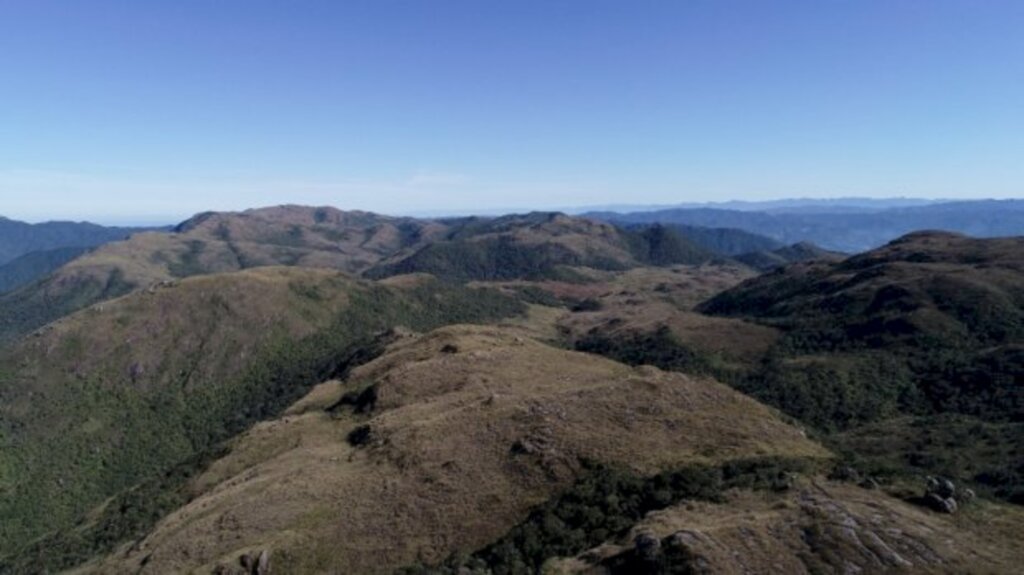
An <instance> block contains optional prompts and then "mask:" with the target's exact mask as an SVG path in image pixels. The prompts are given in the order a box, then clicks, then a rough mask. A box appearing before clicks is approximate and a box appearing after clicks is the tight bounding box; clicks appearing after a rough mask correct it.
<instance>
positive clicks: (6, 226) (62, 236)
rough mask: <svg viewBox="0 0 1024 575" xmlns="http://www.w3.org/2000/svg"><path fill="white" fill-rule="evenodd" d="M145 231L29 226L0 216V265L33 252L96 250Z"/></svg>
mask: <svg viewBox="0 0 1024 575" xmlns="http://www.w3.org/2000/svg"><path fill="white" fill-rule="evenodd" d="M142 230H143V228H120V227H104V226H99V225H96V224H90V223H85V222H46V223H42V224H27V223H25V222H19V221H15V220H9V219H7V218H4V217H0V264H4V263H7V262H9V261H11V260H13V259H14V258H17V257H18V256H22V255H25V254H27V253H31V252H38V251H44V250H52V249H55V248H68V247H93V246H98V245H101V244H105V243H107V242H112V241H116V240H121V239H124V238H125V237H127V236H128V235H130V234H132V233H135V232H138V231H142Z"/></svg>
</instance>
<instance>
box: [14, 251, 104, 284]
mask: <svg viewBox="0 0 1024 575" xmlns="http://www.w3.org/2000/svg"><path fill="white" fill-rule="evenodd" d="M87 251H89V248H87V247H65V248H54V249H52V250H43V251H38V252H29V253H27V254H25V255H22V256H18V257H16V258H14V259H13V260H11V261H9V262H7V263H5V264H3V265H0V293H3V292H7V291H11V290H12V289H14V288H17V287H20V286H23V285H25V284H28V283H32V282H33V281H35V280H37V279H39V278H41V277H43V276H45V275H48V274H49V273H51V272H53V271H54V270H56V269H57V268H59V267H61V266H62V265H64V264H66V263H68V262H69V261H71V260H73V259H75V258H77V257H78V256H80V255H82V254H84V253H85V252H87Z"/></svg>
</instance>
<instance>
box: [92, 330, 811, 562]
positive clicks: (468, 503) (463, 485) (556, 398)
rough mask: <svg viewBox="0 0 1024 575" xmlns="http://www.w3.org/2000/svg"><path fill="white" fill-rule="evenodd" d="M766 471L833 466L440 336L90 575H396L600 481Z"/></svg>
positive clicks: (759, 434)
mask: <svg viewBox="0 0 1024 575" xmlns="http://www.w3.org/2000/svg"><path fill="white" fill-rule="evenodd" d="M769 456H786V457H791V458H797V459H799V458H810V459H811V460H817V459H820V458H822V457H825V456H827V452H826V451H824V450H823V449H822V448H820V447H819V446H817V445H816V444H814V443H813V442H811V441H809V440H807V439H806V438H805V437H804V436H803V434H802V433H801V432H800V431H799V430H797V429H795V428H793V427H791V426H789V425H787V424H785V423H783V422H782V421H781V420H780V419H779V418H778V417H777V416H776V414H775V413H773V412H772V411H771V410H769V409H766V408H764V407H763V406H761V405H758V404H757V403H756V402H753V401H751V400H750V399H748V398H746V397H743V396H742V395H740V394H738V393H736V392H734V391H732V390H731V389H729V388H728V387H726V386H723V385H721V384H718V383H716V382H714V381H711V380H708V379H703V378H689V377H686V376H684V375H681V374H670V373H663V372H660V371H658V370H656V369H653V368H643V369H633V368H629V367H626V366H623V365H621V364H618V363H615V362H612V361H608V360H606V359H602V358H598V357H594V356H591V355H586V354H581V353H574V352H569V351H565V350H560V349H556V348H553V347H550V346H547V345H544V344H541V343H539V342H537V341H535V340H532V339H530V338H528V337H524V336H520V335H516V332H515V331H514V330H510V329H508V328H495V327H467V326H458V327H451V328H444V329H441V330H438V331H434V332H431V333H429V334H426V335H424V336H411V337H409V336H407V337H404V338H401V339H399V340H398V341H396V342H395V343H393V344H392V345H390V346H389V348H388V351H387V352H386V353H385V354H384V355H382V356H381V357H379V358H378V359H375V360H374V361H371V362H370V363H368V364H366V365H364V366H362V367H359V368H357V369H355V370H353V371H352V372H351V373H350V374H349V376H348V377H347V379H346V380H344V381H342V382H328V383H325V384H323V385H321V386H318V387H317V388H315V389H314V390H313V391H312V392H311V393H310V394H309V395H308V396H307V397H305V398H303V399H301V400H300V401H298V402H297V403H295V404H294V405H293V406H292V407H291V408H290V409H289V410H288V411H287V412H286V413H285V415H284V416H283V417H281V418H279V419H275V420H272V421H269V422H266V423H263V424H260V425H258V426H256V427H255V428H253V429H252V430H251V431H249V432H248V433H246V434H244V435H243V436H241V437H239V438H238V439H237V440H236V441H234V442H233V443H232V445H231V451H230V454H228V455H227V456H225V457H224V458H222V459H220V460H218V461H216V462H215V463H213V464H212V465H211V466H210V467H209V469H208V470H207V471H206V472H205V473H204V474H202V475H200V476H199V477H197V478H196V479H195V480H194V481H192V482H191V484H190V489H191V495H190V499H191V501H190V502H189V503H188V504H187V505H186V506H184V507H182V508H181V509H179V510H178V511H176V512H174V513H173V514H171V515H169V516H168V517H167V518H166V519H164V520H163V521H161V522H160V523H159V524H158V525H157V526H156V528H155V529H154V530H153V531H152V532H151V533H149V534H148V535H147V536H146V537H144V538H143V539H141V540H139V541H138V542H135V543H133V544H131V545H130V546H127V547H126V548H125V550H123V551H119V552H117V553H115V554H113V555H111V556H110V557H109V558H107V559H106V560H104V561H103V562H100V563H98V564H96V565H94V566H90V567H89V569H87V571H93V572H98V573H99V572H102V573H121V572H124V573H129V572H131V573H140V572H141V573H166V572H180V571H187V570H192V569H196V570H198V571H199V572H212V571H214V570H215V568H217V566H218V565H220V566H221V568H227V569H228V570H230V569H231V568H233V567H234V566H237V565H238V564H239V557H240V556H241V555H243V554H247V553H248V554H252V555H253V556H256V555H258V554H259V553H260V551H262V550H266V551H268V552H269V554H270V557H271V558H272V561H273V562H274V563H275V564H276V565H278V566H279V568H281V569H283V570H285V571H286V572H288V573H325V572H351V573H389V572H391V571H393V570H394V569H396V568H398V567H401V566H403V565H411V564H415V563H417V562H423V563H428V564H429V563H436V562H440V561H441V560H443V559H444V558H445V557H447V556H448V555H449V554H451V553H453V552H458V551H461V552H471V551H474V550H475V549H478V548H482V547H484V546H485V545H487V544H489V543H491V542H492V541H495V540H497V539H499V538H501V537H502V536H503V535H504V534H505V533H506V532H507V531H509V530H511V529H512V528H513V527H515V526H516V525H517V524H519V523H520V522H522V521H524V520H525V519H526V518H527V516H528V513H529V511H530V509H531V508H532V507H533V506H535V505H537V504H538V503H542V502H544V501H546V500H548V499H550V498H552V497H554V496H555V495H557V494H559V493H560V492H562V491H563V490H565V489H567V488H569V487H570V486H572V485H573V484H574V482H575V481H577V480H579V479H581V478H584V477H588V476H591V477H592V474H591V475H588V473H590V472H588V469H589V470H592V469H593V468H594V467H593V466H594V465H597V464H613V465H619V466H624V467H625V468H627V469H629V470H632V471H633V472H635V473H637V474H639V475H638V476H639V477H646V476H650V475H654V474H657V473H659V472H663V471H667V470H675V469H680V468H683V467H685V466H692V465H697V464H703V465H708V466H712V467H714V466H718V465H722V464H724V463H727V462H730V461H737V460H743V459H750V458H765V457H769ZM666 503H667V500H666ZM591 536H592V535H589V534H588V535H587V537H591ZM598 536H600V535H599V534H598ZM585 541H586V537H584V538H583V539H581V540H580V543H581V544H584V543H585Z"/></svg>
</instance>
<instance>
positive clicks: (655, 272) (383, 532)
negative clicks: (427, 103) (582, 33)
mask: <svg viewBox="0 0 1024 575" xmlns="http://www.w3.org/2000/svg"><path fill="white" fill-rule="evenodd" d="M942 206H943V204H934V205H928V206H910V207H900V208H892V209H893V210H911V211H914V213H918V211H921V210H923V211H929V210H932V211H934V213H940V214H947V215H948V214H950V213H952V210H954V208H952V207H949V206H947V207H942ZM1007 206H1008V207H1006V209H1004V210H1003V211H1004V212H1005V214H1009V215H1012V214H1013V213H1014V211H1013V207H1012V206H1010V205H1009V204H1007ZM987 209H991V206H988V207H986V206H978V207H977V210H976V212H977V213H987V212H985V211H984V210H987ZM890 211H891V210H890V209H888V208H886V209H884V210H882V211H879V212H874V215H879V214H889V215H886V216H885V217H890V216H891V214H890ZM963 211H964V213H967V214H968V216H967V217H966V219H964V220H963V221H961V222H960V225H961V226H968V225H973V224H970V223H969V222H968V220H969V219H970V217H973V216H970V214H971V213H975V212H972V211H971V209H968V208H963ZM673 213H674V212H673ZM702 213H703V212H702ZM730 213H732V214H733V215H730V216H729V217H730V218H740V216H737V215H735V214H746V215H748V216H750V215H751V213H749V212H730ZM834 215H835V214H832V215H830V216H829V217H832V216H834ZM860 215H862V216H865V217H866V214H860ZM1009 215H1008V216H1007V217H1006V218H1004V219H1002V220H997V221H996V224H995V225H1004V224H1005V225H1007V226H1011V224H1012V223H1013V222H1012V221H1011V220H1012V218H1011V217H1009ZM604 217H605V216H602V218H604ZM644 217H647V216H644ZM756 217H758V218H763V217H768V216H766V215H765V214H764V213H761V214H760V215H757V216H756ZM771 217H772V218H778V217H781V216H780V215H779V214H774V215H771ZM786 217H789V216H786ZM794 217H796V216H794ZM800 217H810V216H808V215H807V214H806V213H804V214H801V215H800ZM815 217H816V216H815ZM893 217H894V216H893ZM915 217H916V216H915ZM979 217H980V216H979ZM641 219H643V218H641ZM716 221H717V220H716ZM732 221H734V220H729V222H732ZM735 221H739V220H738V219H737V220H735ZM759 221H760V220H759ZM765 221H768V220H765ZM773 221H774V220H773ZM823 221H824V220H823ZM964 222H968V223H964ZM999 222H1003V223H999ZM723 223H727V222H724V221H723ZM851 225H852V224H851ZM1011 227H1012V226H1011ZM807 229H811V230H814V229H817V228H813V227H809V228H807ZM990 229H994V228H990ZM1006 229H1010V228H1006ZM875 231H877V230H875ZM875 231H870V233H875ZM815 233H818V232H815ZM821 233H824V232H821ZM846 233H847V231H846V229H845V228H842V227H836V229H835V236H833V242H832V243H829V242H821V244H818V242H815V243H809V242H807V241H806V238H801V240H800V241H794V242H791V243H787V242H786V241H785V240H782V239H779V238H777V237H773V236H771V235H769V234H764V235H761V234H759V233H757V232H754V231H751V230H747V229H743V228H739V227H729V226H718V227H715V226H712V227H705V226H702V225H698V224H693V223H680V222H677V221H661V220H651V221H624V220H619V219H615V218H608V219H607V220H605V221H602V220H597V219H592V218H581V217H575V216H568V215H565V214H561V213H530V214H517V215H506V216H499V217H486V218H485V217H464V218H445V219H434V220H426V219H416V218H402V217H389V216H382V215H377V214H371V213H365V212H347V211H341V210H337V209H334V208H327V207H303V206H279V207H273V208H261V209H254V210H247V211H244V212H218V213H214V212H210V213H203V214H199V215H197V216H195V217H193V218H190V219H189V220H187V221H185V222H182V223H181V224H179V225H178V226H175V227H174V228H173V229H167V230H148V231H145V230H135V231H133V232H131V233H130V237H127V238H125V239H119V240H116V241H110V242H107V243H103V244H102V245H98V246H78V247H73V248H71V249H69V250H68V251H67V252H66V253H60V254H54V255H53V256H52V259H51V260H48V261H51V262H52V265H56V266H59V267H57V268H55V269H53V270H52V271H50V272H48V273H47V274H46V275H43V276H39V277H36V278H34V279H32V280H31V281H29V283H23V284H21V285H20V286H18V287H15V288H14V289H12V290H11V291H8V292H7V293H4V294H0V517H3V518H4V521H3V522H0V573H48V572H58V571H72V572H76V573H173V572H195V573H221V574H226V573H246V574H251V573H264V574H265V573H268V572H274V573H277V572H283V573H343V572H344V573H406V574H413V573H423V574H426V573H432V574H434V573H452V574H454V573H493V574H512V573H541V572H543V573H616V574H617V573H693V572H780V571H784V572H794V573H832V572H836V573H838V572H852V571H856V572H895V571H911V572H996V573H1012V572H1015V571H1016V569H1017V566H1018V565H1020V562H1021V561H1022V560H1024V554H1022V552H1021V548H1020V546H1019V541H1020V540H1021V538H1022V537H1024V507H1022V504H1024V394H1022V391H1021V390H1024V380H1022V379H1021V377H1022V376H1021V374H1024V260H1022V257H1024V256H1022V255H1024V249H1022V248H1024V239H1021V238H1019V237H1006V238H979V237H970V236H969V235H964V234H962V233H953V232H949V231H946V232H938V231H914V232H913V233H908V234H904V235H901V236H899V237H895V238H893V239H891V240H890V241H886V242H885V243H883V244H882V245H880V246H878V247H876V248H873V249H871V250H868V251H864V252H860V253H855V254H852V255H850V254H846V253H839V252H837V251H835V247H834V246H835V245H836V243H835V242H840V243H841V242H842V241H846V240H842V239H841V238H843V237H845V236H844V234H846ZM865 233H868V232H865ZM836 238H839V239H836ZM819 245H821V246H823V247H819ZM46 249H50V248H46ZM75 250H77V253H76V251H75ZM32 253H36V254H38V255H36V256H32V257H39V258H43V259H46V258H48V257H50V256H46V255H45V254H46V252H44V251H39V250H37V251H36V252H32ZM22 257H28V256H26V255H24V254H23V256H22ZM64 257H67V258H70V259H65V260H64V261H60V260H61V258H64ZM271 569H272V571H269V570H271Z"/></svg>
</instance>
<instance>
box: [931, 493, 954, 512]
mask: <svg viewBox="0 0 1024 575" xmlns="http://www.w3.org/2000/svg"><path fill="white" fill-rule="evenodd" d="M924 500H925V503H926V504H927V505H928V507H929V508H931V509H932V510H934V511H938V512H939V513H956V511H957V509H958V506H957V503H956V499H953V498H952V497H940V496H939V495H938V494H936V493H929V494H927V495H925V497H924Z"/></svg>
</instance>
